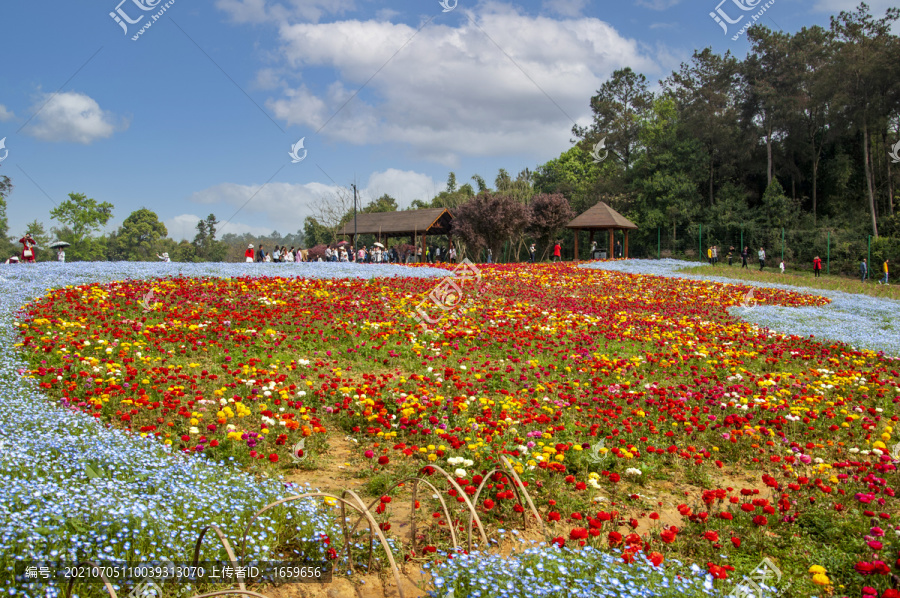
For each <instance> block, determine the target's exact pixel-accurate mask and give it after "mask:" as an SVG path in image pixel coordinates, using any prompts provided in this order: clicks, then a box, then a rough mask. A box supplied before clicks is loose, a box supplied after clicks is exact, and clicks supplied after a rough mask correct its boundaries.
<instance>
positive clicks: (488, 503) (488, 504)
mask: <svg viewBox="0 0 900 598" xmlns="http://www.w3.org/2000/svg"><path fill="white" fill-rule="evenodd" d="M493 508H494V501H492V500H491V499H489V498H488V499H485V501H484V510H485V511H490V510H491V509H493Z"/></svg>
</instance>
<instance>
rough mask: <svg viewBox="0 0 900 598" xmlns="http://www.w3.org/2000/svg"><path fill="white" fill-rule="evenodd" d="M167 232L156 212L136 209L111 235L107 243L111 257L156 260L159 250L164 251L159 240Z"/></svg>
mask: <svg viewBox="0 0 900 598" xmlns="http://www.w3.org/2000/svg"><path fill="white" fill-rule="evenodd" d="M167 234H168V231H167V230H166V227H165V225H164V224H163V223H162V222H160V221H159V217H158V216H157V215H156V212H153V211H151V210H148V209H147V208H141V209H140V210H136V211H134V212H132V213H131V214H130V215H129V216H128V218H126V219H125V221H124V222H123V223H122V226H120V227H119V230H118V231H116V232H115V233H113V234H111V235H110V239H109V242H108V244H107V252H108V256H109V259H110V260H112V261H128V262H147V261H152V262H155V261H157V257H156V256H157V254H158V252H161V251H164V249H163V248H162V247H161V245H160V243H159V241H160V240H161V239H162V238H164V237H165V236H166V235H167Z"/></svg>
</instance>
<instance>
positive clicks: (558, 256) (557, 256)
mask: <svg viewBox="0 0 900 598" xmlns="http://www.w3.org/2000/svg"><path fill="white" fill-rule="evenodd" d="M553 260H554V261H557V262H558V261H560V260H562V247H560V246H559V241H557V242H556V244H555V245H554V246H553Z"/></svg>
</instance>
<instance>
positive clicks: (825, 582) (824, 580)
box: [812, 573, 831, 586]
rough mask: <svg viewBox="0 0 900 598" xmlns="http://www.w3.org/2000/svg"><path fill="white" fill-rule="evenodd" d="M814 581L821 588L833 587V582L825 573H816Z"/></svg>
mask: <svg viewBox="0 0 900 598" xmlns="http://www.w3.org/2000/svg"><path fill="white" fill-rule="evenodd" d="M812 580H813V583H814V584H816V585H820V586H830V585H831V580H830V579H828V576H827V575H825V574H824V573H816V574H815V575H813V578H812Z"/></svg>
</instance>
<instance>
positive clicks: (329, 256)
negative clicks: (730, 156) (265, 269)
mask: <svg viewBox="0 0 900 598" xmlns="http://www.w3.org/2000/svg"><path fill="white" fill-rule="evenodd" d="M19 243H20V244H21V245H22V251H21V253H20V255H18V256H15V255H14V256H12V257H10V258H9V259H7V260H6V262H5V263H6V264H18V263H26V264H28V263H34V261H35V253H36V251H37V250H38V249H39V248H38V246H37V241H35V240H34V237H33V236H32V235H31V233H26V234H25V236H24V237H22V238H21V239H19ZM596 248H597V244H596V243H593V244H592V245H591V255H592V256H593V255H594V253H595V251H596ZM310 251H311V250H309V249H301V248H299V247H287V246H286V245H285V246H280V247H279V246H278V245H275V247H274V248H273V249H272V250H271V251H268V250H266V247H265V245H262V244H260V246H259V247H258V248H254V246H253V244H252V243H251V244H249V245H247V249H246V250H245V251H244V261H246V262H297V263H299V262H355V263H365V264H410V263H427V264H434V263H441V262H444V263H452V264H455V263H456V248H455V247H453V245H449V246H446V247H441V246H440V245H426V246H425V249H424V254H423V249H422V247H421V246H420V245H416V246H413V245H403V246H401V247H400V248H398V247H396V246H394V245H391V246H390V247H389V248H385V246H384V245H382V244H381V243H375V244H373V245H372V247H371V249H370V248H369V247H368V246H366V245H363V246H362V247H360V248H359V249H358V250H355V249H354V248H353V246H352V245H350V244H349V243H347V242H346V241H344V242H341V243H338V244H337V245H336V246H335V247H326V248H325V251H324V254H321V252H318V253H320V254H321V255H310ZM621 251H622V250H621V246H620V245H619V243H618V242H616V245H615V248H614V250H613V256H614V257H621ZM734 253H735V249H734V246H731V247H729V248H728V253H727V254H726V258H727V260H728V265H729V266H731V265H732V263H733V260H734ZM528 254H529V260H528V261H529V262H531V263H532V264H533V263H534V262H535V259H536V254H537V248H536V246H535V244H534V243H532V244H530V245H529V246H528ZM750 255H751V253H750V248H749V247H744V249H743V250H742V251H741V268H742V269H743V268H748V269H749V265H748V262H749V260H750ZM756 256H757V259H758V260H759V271H760V272H762V271H763V270H764V269H765V267H766V250H765V249H764V248H763V247H760V248H759V251H758V252H757V254H756ZM156 257H158V258H159V259H160V260H162V261H164V262H170V261H171V259H170V258H169V254H168V253H163V254H162V255H159V254H157V256H156ZM706 257H707V259H708V260H709V264H710V265H712V266H715V265H717V264H718V263H719V247H718V246H717V245H710V246H709V247H708V248H707V250H706ZM56 259H57V261H59V262H65V261H66V252H65V248H64V247H59V248H58V249H57V256H56ZM561 259H562V247H561V242H560V241H556V242H555V243H554V245H553V248H552V251H551V255H550V261H555V262H558V261H560V260H561ZM493 261H494V256H493V253H492V252H491V250H490V249H488V250H487V262H488V263H489V264H490V263H493ZM779 270H780V271H781V273H782V274H784V270H785V265H784V260H782V261H781V263H780V264H779ZM881 271H882V275H883V276H882V277H881V278H880V279H879V281H878V284H890V282H889V280H890V278H889V268H888V260H887V259H885V260H884V263H883V264H882V266H881ZM821 272H822V260H821V259H820V258H819V256H816V257H815V259H814V260H813V274H814V275H815V277H816V278H818V277H819V276H820V275H821ZM859 274H860V280H861V281H862V282H866V280H868V279H869V264H868V262H867V261H866V259H865V258H864V259H863V260H862V262H861V263H860V265H859Z"/></svg>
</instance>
